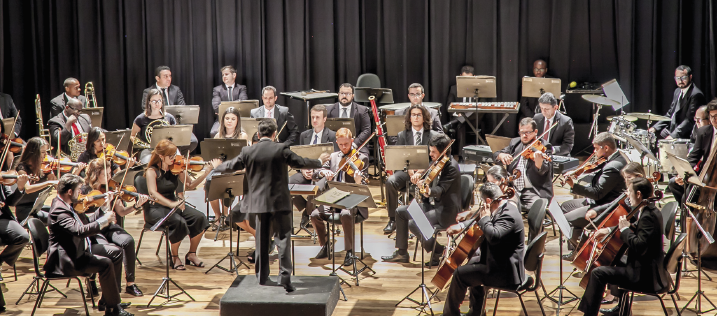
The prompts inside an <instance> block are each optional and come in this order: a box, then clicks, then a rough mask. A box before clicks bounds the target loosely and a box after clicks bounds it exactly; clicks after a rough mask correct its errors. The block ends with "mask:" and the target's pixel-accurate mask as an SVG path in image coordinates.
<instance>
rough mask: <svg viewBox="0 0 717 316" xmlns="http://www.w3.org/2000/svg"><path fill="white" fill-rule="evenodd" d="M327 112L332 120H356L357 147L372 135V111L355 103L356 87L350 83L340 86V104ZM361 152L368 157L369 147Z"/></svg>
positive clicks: (331, 106)
mask: <svg viewBox="0 0 717 316" xmlns="http://www.w3.org/2000/svg"><path fill="white" fill-rule="evenodd" d="M326 111H327V112H328V117H330V118H349V117H350V118H352V119H354V127H355V129H354V130H355V131H356V137H355V138H354V144H356V147H359V146H361V144H363V143H364V142H365V141H366V139H368V137H369V136H370V135H371V115H370V114H369V113H370V111H371V110H370V109H369V108H368V107H365V106H363V105H361V104H358V103H356V102H354V86H353V85H351V84H350V83H342V84H341V85H340V86H339V102H336V103H334V104H332V105H329V106H328V107H327V108H326ZM361 152H363V153H364V154H365V155H366V156H368V155H369V152H368V146H364V147H363V148H361Z"/></svg>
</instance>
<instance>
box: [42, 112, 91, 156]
mask: <svg viewBox="0 0 717 316" xmlns="http://www.w3.org/2000/svg"><path fill="white" fill-rule="evenodd" d="M81 109H82V102H80V100H77V99H70V100H68V101H67V105H66V106H65V110H64V111H62V112H60V114H58V115H56V116H55V117H53V118H51V119H50V120H49V121H48V122H47V126H48V128H49V129H50V135H51V136H52V138H51V140H52V143H53V144H55V146H56V145H57V141H58V140H59V141H60V147H61V149H62V152H64V153H65V154H69V153H70V148H69V147H68V146H67V143H68V142H69V141H70V139H72V138H73V137H75V136H77V135H80V134H82V133H87V132H89V131H90V129H91V128H92V120H91V119H90V116H89V115H87V114H82V113H80V110H81Z"/></svg>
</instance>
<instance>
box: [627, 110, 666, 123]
mask: <svg viewBox="0 0 717 316" xmlns="http://www.w3.org/2000/svg"><path fill="white" fill-rule="evenodd" d="M627 115H629V116H634V117H636V118H639V119H641V120H648V121H653V122H658V121H669V120H670V118H669V117H667V116H663V115H658V114H654V113H639V112H633V113H627Z"/></svg>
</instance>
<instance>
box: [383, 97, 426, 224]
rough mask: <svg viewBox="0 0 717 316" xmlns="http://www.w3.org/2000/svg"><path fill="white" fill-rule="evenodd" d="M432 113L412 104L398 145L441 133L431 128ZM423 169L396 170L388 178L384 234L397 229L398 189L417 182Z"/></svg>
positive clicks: (413, 143)
mask: <svg viewBox="0 0 717 316" xmlns="http://www.w3.org/2000/svg"><path fill="white" fill-rule="evenodd" d="M430 116H431V115H430V114H429V113H428V109H427V108H426V107H425V106H421V105H411V106H410V107H409V111H408V112H407V113H406V114H405V119H404V121H403V122H404V126H405V127H406V129H405V130H403V131H401V132H399V133H398V137H397V139H398V140H397V142H396V145H403V146H405V145H410V146H413V145H423V146H428V142H429V141H430V140H431V139H432V138H433V137H434V136H435V135H438V134H439V133H437V132H434V131H432V130H431V117H430ZM422 172H423V170H416V169H411V170H408V172H405V171H403V170H395V171H394V172H393V175H391V176H389V177H388V180H386V204H387V205H386V210H388V223H387V224H386V227H384V229H383V233H384V234H387V235H388V234H391V233H392V232H393V231H394V230H396V208H397V207H398V191H401V190H404V189H406V183H407V182H408V181H411V183H413V184H416V183H417V182H418V180H419V179H420V178H421V174H422Z"/></svg>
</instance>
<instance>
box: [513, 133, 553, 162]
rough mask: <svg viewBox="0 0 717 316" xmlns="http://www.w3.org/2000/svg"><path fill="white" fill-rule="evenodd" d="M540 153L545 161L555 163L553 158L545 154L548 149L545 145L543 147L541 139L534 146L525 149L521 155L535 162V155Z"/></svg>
mask: <svg viewBox="0 0 717 316" xmlns="http://www.w3.org/2000/svg"><path fill="white" fill-rule="evenodd" d="M538 151H539V152H541V153H542V155H543V159H545V160H547V161H553V158H552V157H550V156H548V154H546V153H545V152H546V151H548V149H547V148H545V145H543V142H541V141H540V138H538V139H536V140H535V141H534V142H533V143H532V144H530V146H528V148H526V149H524V150H523V152H521V153H520V155H521V156H523V158H525V159H528V160H533V159H534V158H535V153H536V152H538Z"/></svg>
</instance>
